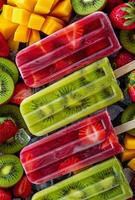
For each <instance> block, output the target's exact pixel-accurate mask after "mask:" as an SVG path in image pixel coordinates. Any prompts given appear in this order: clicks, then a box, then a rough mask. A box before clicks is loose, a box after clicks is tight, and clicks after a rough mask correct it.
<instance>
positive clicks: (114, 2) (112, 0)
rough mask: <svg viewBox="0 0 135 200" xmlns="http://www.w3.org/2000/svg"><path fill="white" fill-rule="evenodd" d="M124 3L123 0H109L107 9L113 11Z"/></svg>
mask: <svg viewBox="0 0 135 200" xmlns="http://www.w3.org/2000/svg"><path fill="white" fill-rule="evenodd" d="M122 3H123V0H107V2H106V9H107V11H108V12H111V11H112V9H113V8H115V7H116V6H118V5H120V4H122Z"/></svg>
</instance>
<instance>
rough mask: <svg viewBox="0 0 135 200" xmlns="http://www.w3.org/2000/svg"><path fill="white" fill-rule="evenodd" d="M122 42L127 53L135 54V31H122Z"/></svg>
mask: <svg viewBox="0 0 135 200" xmlns="http://www.w3.org/2000/svg"><path fill="white" fill-rule="evenodd" d="M120 42H121V44H122V46H123V47H124V48H125V49H126V50H127V51H129V52H130V53H133V54H135V30H122V31H121V32H120Z"/></svg>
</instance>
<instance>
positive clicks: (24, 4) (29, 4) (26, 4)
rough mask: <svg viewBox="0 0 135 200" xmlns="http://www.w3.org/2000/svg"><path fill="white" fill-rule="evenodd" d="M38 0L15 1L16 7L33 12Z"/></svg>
mask: <svg viewBox="0 0 135 200" xmlns="http://www.w3.org/2000/svg"><path fill="white" fill-rule="evenodd" d="M37 1H38V0H17V1H16V5H17V7H19V8H24V9H26V10H28V11H33V10H34V7H35V5H36V3H37Z"/></svg>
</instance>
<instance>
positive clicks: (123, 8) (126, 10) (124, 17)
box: [110, 2, 135, 30]
mask: <svg viewBox="0 0 135 200" xmlns="http://www.w3.org/2000/svg"><path fill="white" fill-rule="evenodd" d="M110 20H111V22H112V24H113V26H114V27H115V28H118V29H122V30H132V29H135V2H128V3H123V4H120V5H118V6H116V7H115V8H114V9H113V10H112V12H111V14H110Z"/></svg>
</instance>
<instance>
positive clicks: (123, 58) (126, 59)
mask: <svg viewBox="0 0 135 200" xmlns="http://www.w3.org/2000/svg"><path fill="white" fill-rule="evenodd" d="M134 59H135V56H134V55H133V54H131V53H129V52H128V51H126V50H122V51H120V52H119V54H118V55H117V56H116V57H115V59H114V64H115V66H116V67H117V68H119V67H121V66H123V65H126V64H128V63H130V62H131V61H133V60H134Z"/></svg>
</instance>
